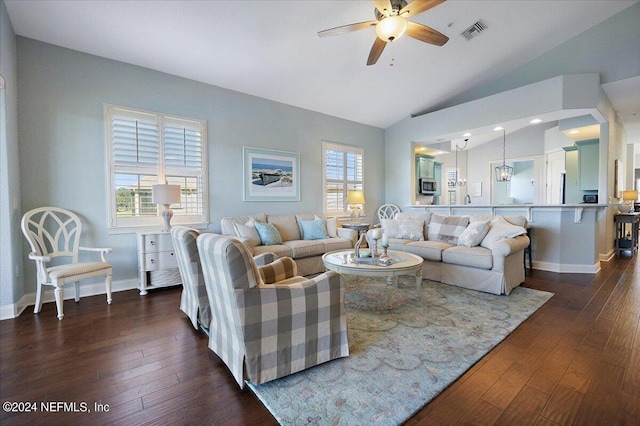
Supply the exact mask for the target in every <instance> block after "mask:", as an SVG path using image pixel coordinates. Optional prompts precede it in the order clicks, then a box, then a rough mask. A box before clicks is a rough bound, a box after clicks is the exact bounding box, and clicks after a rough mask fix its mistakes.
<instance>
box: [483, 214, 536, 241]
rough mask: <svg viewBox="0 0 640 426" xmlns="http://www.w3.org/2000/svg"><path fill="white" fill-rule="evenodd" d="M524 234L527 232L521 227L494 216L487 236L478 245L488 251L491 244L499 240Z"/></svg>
mask: <svg viewBox="0 0 640 426" xmlns="http://www.w3.org/2000/svg"><path fill="white" fill-rule="evenodd" d="M526 233H527V230H526V229H524V228H523V227H522V226H516V225H512V224H510V223H509V222H507V221H506V220H504V218H502V217H500V216H496V218H495V219H493V220H492V221H491V225H489V232H487V235H486V236H485V237H484V239H483V240H482V242H481V243H480V245H481V246H482V247H486V248H488V249H490V248H491V246H493V244H495V243H496V242H498V241H500V240H504V239H506V238H514V237H517V236H518V235H524V234H526Z"/></svg>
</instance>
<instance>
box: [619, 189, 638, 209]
mask: <svg viewBox="0 0 640 426" xmlns="http://www.w3.org/2000/svg"><path fill="white" fill-rule="evenodd" d="M635 201H638V191H622V203H620V204H619V205H618V210H619V211H620V213H629V212H631V211H632V210H633V203H634V202H635Z"/></svg>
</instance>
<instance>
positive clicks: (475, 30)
mask: <svg viewBox="0 0 640 426" xmlns="http://www.w3.org/2000/svg"><path fill="white" fill-rule="evenodd" d="M486 28H487V26H486V25H485V24H483V23H482V21H478V22H476V23H475V24H473V25H472V26H470V27H469V28H467V29H466V30H464V32H463V33H462V37H464V38H466V39H467V40H471V39H472V38H474V37H475V36H477V35H478V34H480V33H481V32H482V31H484V30H485V29H486Z"/></svg>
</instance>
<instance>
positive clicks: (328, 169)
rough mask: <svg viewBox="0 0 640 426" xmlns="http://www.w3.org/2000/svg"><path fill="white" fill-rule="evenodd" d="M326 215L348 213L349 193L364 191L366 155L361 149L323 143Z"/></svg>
mask: <svg viewBox="0 0 640 426" xmlns="http://www.w3.org/2000/svg"><path fill="white" fill-rule="evenodd" d="M323 150H324V181H325V182H324V200H325V203H324V209H325V214H335V215H341V214H344V213H345V212H347V207H348V206H347V205H346V199H347V193H348V192H349V191H351V190H354V189H359V190H363V189H364V188H363V176H364V171H363V164H364V155H363V150H362V149H361V148H356V147H351V146H347V145H339V144H334V143H329V142H324V143H323Z"/></svg>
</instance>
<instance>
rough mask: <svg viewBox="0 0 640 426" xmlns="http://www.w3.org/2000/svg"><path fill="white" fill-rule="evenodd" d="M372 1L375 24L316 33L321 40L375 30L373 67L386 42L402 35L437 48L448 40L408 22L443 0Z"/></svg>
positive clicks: (371, 63) (366, 23)
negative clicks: (408, 0)
mask: <svg viewBox="0 0 640 426" xmlns="http://www.w3.org/2000/svg"><path fill="white" fill-rule="evenodd" d="M372 1H373V4H374V5H375V7H376V9H375V16H376V20H375V21H367V22H358V23H356V24H349V25H343V26H341V27H336V28H331V29H328V30H324V31H319V32H318V35H319V36H320V37H327V36H334V35H340V34H346V33H350V32H354V31H360V30H364V29H367V28H371V27H375V28H376V35H377V36H378V37H377V38H376V40H375V41H374V42H373V47H372V48H371V52H370V53H369V59H368V60H367V65H373V64H375V63H376V62H377V61H378V58H380V55H381V54H382V51H383V50H384V48H385V47H386V46H387V43H390V42H392V41H394V40H397V39H399V38H400V37H402V35H403V34H405V33H406V34H407V35H408V36H409V37H413V38H415V39H416V40H420V41H423V42H425V43H430V44H435V45H436V46H442V45H443V44H445V43H446V42H447V41H448V40H449V37H447V36H446V35H444V34H442V33H441V32H439V31H436V30H434V29H433V28H430V27H427V26H426V25H422V24H418V23H416V22H411V21H409V20H408V19H407V18H411V17H412V16H416V15H418V14H420V13H422V12H426V11H427V10H429V9H431V8H432V7H435V6H437V5H439V4H440V3H444V1H445V0H413V1H412V2H411V3H407V2H406V1H405V0H372Z"/></svg>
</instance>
